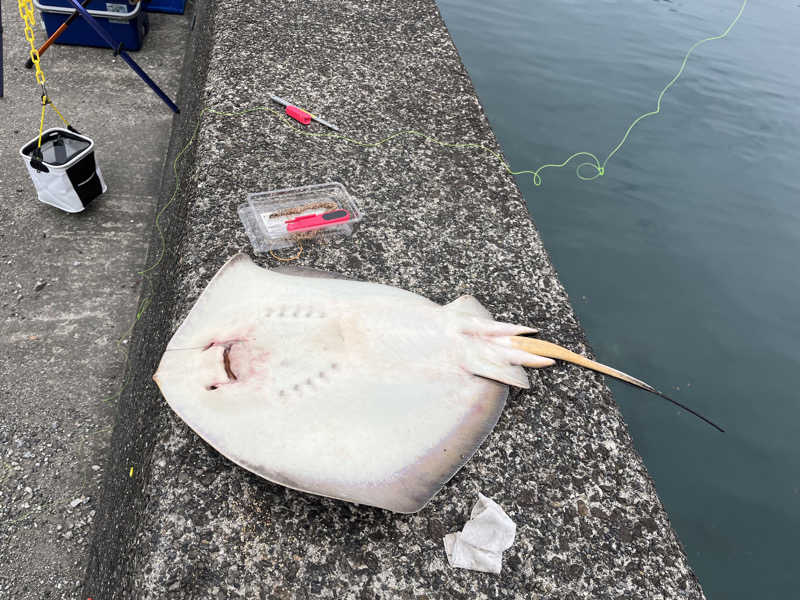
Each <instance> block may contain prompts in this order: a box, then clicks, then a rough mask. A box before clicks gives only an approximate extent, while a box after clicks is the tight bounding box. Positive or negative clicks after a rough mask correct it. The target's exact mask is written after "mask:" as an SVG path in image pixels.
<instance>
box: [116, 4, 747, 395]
mask: <svg viewBox="0 0 800 600" xmlns="http://www.w3.org/2000/svg"><path fill="white" fill-rule="evenodd" d="M747 2H748V0H743V2H742V5H741V7H740V8H739V12H738V13H737V14H736V17H735V18H734V19H733V21H732V22H731V24H730V25H728V27H727V29H725V31H723V32H722V33H721V34H719V35H715V36H711V37H707V38H705V39H702V40H700V41H699V42H695V43H694V44H693V45H692V47H691V48H689V50H688V51H687V52H686V55H685V56H684V57H683V62H682V63H681V66H680V69H678V72H677V73H676V74H675V76H674V77H673V78H672V79H671V80H670V81H669V83H667V85H665V86H664V89H662V90H661V93H660V94H659V95H658V99H657V101H656V109H655V110H654V111H651V112H647V113H644V114H641V115H639V116H638V117H636V118H635V119H634V120H633V122H631V124H630V125H629V126H628V129H627V130H626V131H625V135H623V136H622V139H620V141H619V142H618V143H617V145H616V146H614V147H613V148H612V149H611V152H609V153H608V156H606V158H605V160H604V161H603V162H600V159H599V158H597V156H596V155H594V154H593V153H591V152H576V153H575V154H572V155H571V156H569V157H568V158H567V159H566V160H565V161H564V162H561V163H548V164H544V165H542V166H540V167H539V168H538V169H536V170H535V171H533V170H522V171H514V170H513V169H512V168H511V166H510V165H509V164H508V162H506V160H505V159H504V158H503V157H502V155H501V154H500V153H499V152H497V151H496V150H494V149H492V148H488V147H487V146H484V145H482V144H463V143H451V142H443V141H441V140H439V139H437V138H435V137H433V136H431V135H428V134H426V133H423V132H421V131H416V130H413V129H408V130H404V131H399V132H396V133H393V134H392V135H390V136H387V137H385V138H383V139H380V140H378V141H376V142H364V141H361V140H356V139H353V138H349V137H347V136H344V135H341V134H338V133H317V132H311V131H306V130H304V129H300V128H299V127H297V126H296V125H295V124H294V123H293V122H292V121H291V120H290V119H289V118H288V117H286V115H285V114H284V113H281V112H278V111H276V110H274V109H272V108H270V107H267V106H255V107H251V108H246V109H243V110H240V111H234V112H229V111H222V110H217V109H215V108H210V107H204V108H203V110H202V111H201V112H200V115H199V116H198V118H197V123H196V125H195V128H194V130H193V132H192V135H191V137H190V138H189V141H187V142H186V144H185V145H184V146H183V148H182V149H181V150H180V152H178V154H177V155H176V156H175V160H174V161H173V162H172V171H173V174H174V175H175V187H174V189H173V192H172V195H171V196H170V198H169V200H168V201H167V202H166V203H164V206H162V207H161V209H160V210H159V211H158V213H157V214H156V217H155V227H156V231H157V232H158V235H159V238H160V240H161V244H160V248H159V252H158V256H157V258H156V259H155V261H154V262H153V263H152V264H151V265H150V266H148V267H146V268H145V269H143V270H141V271H139V272H138V274H139V275H140V276H142V278H143V279H144V280H145V282H146V284H147V290H146V292H145V294H144V297H143V299H142V301H141V302H140V303H139V305H138V307H137V311H136V319H135V320H134V322H133V323H132V324H131V326H130V328H129V329H128V330H127V331H126V332H125V333H124V334H123V335H122V336H121V337H120V338H119V340H118V342H117V347H118V348H119V349H120V351H122V352H123V353H124V355H125V362H126V370H127V363H128V352H127V350H124V349H123V348H122V345H123V344H124V341H125V339H126V338H128V337H129V336H130V335H131V333H132V332H133V329H134V327H135V325H136V323H137V322H138V321H139V320H140V319H141V318H142V315H143V314H144V312H145V311H146V310H147V308H148V307H149V306H150V303H151V298H152V294H153V282H152V279H151V276H150V274H151V273H152V271H154V270H155V269H157V268H158V266H159V265H160V264H161V262H162V261H163V259H164V254H165V252H166V239H165V237H164V231H163V230H162V228H161V217H162V216H163V215H164V213H165V212H166V211H167V209H168V208H169V207H170V206H171V205H172V204H173V203H174V201H175V199H176V198H177V196H178V192H179V191H180V175H179V173H178V162H179V161H180V159H181V157H182V156H183V155H184V154H185V153H186V151H187V150H188V149H189V147H190V146H191V145H192V144H193V143H194V140H195V138H196V137H197V132H198V131H199V129H200V125H201V124H202V122H203V117H204V116H205V115H206V113H208V114H212V115H215V116H220V117H241V116H244V115H247V114H249V113H253V112H269V113H271V114H273V115H275V116H276V117H278V118H279V119H280V121H281V122H282V123H283V124H285V125H286V126H287V127H290V128H291V129H293V130H294V131H295V132H296V133H298V134H300V135H306V136H310V137H320V138H330V139H335V140H340V141H343V142H347V143H349V144H354V145H356V146H360V147H362V148H377V147H379V146H382V145H384V144H387V143H389V142H391V141H392V140H395V139H397V138H400V137H418V138H421V139H423V140H424V141H426V142H430V143H433V144H436V145H438V146H441V147H443V148H452V149H462V150H466V149H474V150H480V151H482V152H487V153H489V154H491V155H492V156H494V157H495V158H496V159H497V160H498V162H500V164H501V165H502V166H503V167H504V168H505V170H506V171H507V172H508V173H509V174H511V175H515V176H517V175H531V176H532V177H533V183H534V185H536V186H540V185H542V177H541V175H540V173H541V172H542V171H543V170H544V169H551V168H552V169H559V168H562V167H565V166H567V165H568V164H569V163H570V162H572V161H573V160H574V159H576V158H578V157H579V156H585V157H589V158H590V159H591V160H590V161H584V162H582V163H580V164H578V166H577V167H576V168H575V175H576V176H577V177H578V179H580V180H582V181H593V180H595V179H597V178H599V177H602V176H603V175H605V172H606V165H607V164H608V161H609V160H611V158H612V157H613V156H614V155H615V154H616V153H617V152H619V150H620V149H621V148H622V146H623V145H624V144H625V142H626V141H627V140H628V136H630V133H631V131H632V130H633V128H634V127H636V125H638V124H639V123H640V122H641V121H643V120H644V119H646V118H647V117H652V116H654V115H657V114H659V113H660V112H661V102H662V100H663V98H664V95H665V94H666V93H667V91H668V90H669V89H670V88H671V87H672V86H673V85H675V82H677V81H678V79H679V78H680V76H681V75H682V74H683V71H684V69H685V68H686V63H687V62H688V60H689V57H690V56H691V55H692V53H693V52H694V51H695V50H696V49H697V48H698V47H699V46H701V45H703V44H705V43H706V42H711V41H714V40H720V39H722V38H724V37H727V35H728V33H730V31H731V29H733V27H734V25H736V23H737V22H738V21H739V18H740V17H741V16H742V13H743V12H744V9H745V6H747ZM587 168H591V169H594V172H593V173H592V174H590V175H584V174H583V173H581V171H582V170H584V171H585V169H587ZM128 383H129V381H125V383H124V384H123V385H122V387H121V388H120V389H119V390H118V391H117V393H115V394H114V395H113V396H111V397H110V398H107V399H106V401H109V400H114V399H116V398H118V397H119V396H120V395H121V394H122V392H123V391H124V390H125V388H126V387H127V385H128Z"/></svg>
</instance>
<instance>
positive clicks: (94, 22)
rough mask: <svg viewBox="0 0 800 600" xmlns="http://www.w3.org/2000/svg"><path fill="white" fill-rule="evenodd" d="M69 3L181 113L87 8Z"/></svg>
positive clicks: (157, 92) (161, 96)
mask: <svg viewBox="0 0 800 600" xmlns="http://www.w3.org/2000/svg"><path fill="white" fill-rule="evenodd" d="M69 2H70V4H72V5H73V6H74V7H75V10H77V11H78V12H79V13H80V14H81V16H82V17H83V18H84V20H85V21H86V22H87V23H88V24H89V25H90V26H91V28H92V29H94V30H95V31H96V32H97V35H99V36H100V37H101V38H103V39H104V40H105V42H106V44H108V45H109V47H110V48H111V49H112V50H114V51H115V52H116V53H117V54H119V55H120V56H121V57H122V60H124V61H125V62H126V63H128V66H129V67H130V68H131V69H133V72H134V73H136V74H137V75H138V76H139V77H141V78H142V81H144V82H145V83H146V84H147V85H149V86H150V88H151V89H152V90H153V91H154V92H155V93H156V94H158V97H159V98H161V99H162V100H163V101H164V102H165V103H166V105H167V106H169V107H170V108H171V109H172V111H173V112H176V113H178V112H180V109H179V108H178V106H177V105H176V104H175V103H174V102H173V101H172V100H170V99H169V96H167V95H166V94H165V93H164V92H163V91H162V90H161V88H160V87H158V86H157V85H156V83H155V82H154V81H153V80H152V79H150V77H148V75H147V73H145V72H144V71H143V70H142V68H141V67H140V66H139V65H137V64H136V62H135V61H134V60H133V59H132V58H131V57H130V56H129V55H128V53H127V52H125V50H123V49H122V44H118V43H116V42H115V41H114V38H112V37H111V36H110V35H108V33H107V32H106V30H105V29H103V28H102V27H101V26H100V24H99V23H98V22H97V20H96V19H95V18H94V17H93V16H92V15H90V14H89V11H87V10H86V9H85V8H83V6H81V5H80V2H78V0H69Z"/></svg>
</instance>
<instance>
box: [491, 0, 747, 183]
mask: <svg viewBox="0 0 800 600" xmlns="http://www.w3.org/2000/svg"><path fill="white" fill-rule="evenodd" d="M745 6H747V0H744V1H743V2H742V6H741V7H740V8H739V12H738V13H737V14H736V18H734V19H733V21H731V24H730V25H728V28H727V29H726V30H725V31H723V32H722V33H720V34H719V35H714V36H711V37H707V38H705V39H702V40H700V41H699V42H695V43H694V44H693V45H692V47H691V48H689V50H688V52H686V55H685V56H684V57H683V62H682V63H681V68H680V69H678V72H677V73H675V77H673V78H672V79H671V80H670V82H669V83H668V84H667V85H665V86H664V89H663V90H661V93H660V94H659V95H658V100H657V101H656V109H655V110H654V111H651V112H647V113H644V114H641V115H639V116H638V117H636V118H635V119H634V120H633V122H632V123H631V124H630V125H629V126H628V129H627V130H626V131H625V135H623V136H622V139H621V140H620V141H619V143H618V144H617V145H616V146H614V148H613V149H612V150H611V152H609V153H608V156H606V159H605V160H604V161H603V162H602V163H601V162H600V160H599V159H598V158H597V157H596V156H595V155H594V154H592V153H591V152H576V153H575V154H573V155H572V156H570V157H569V158H567V160H565V161H564V162H562V163H558V164H546V165H542V166H541V167H539V168H538V169H536V170H535V171H512V170H511V169H510V168H508V165H506V168H507V169H508V172H509V173H511V174H512V175H532V176H533V184H534V185H536V186H540V185H542V177H541V176H540V175H539V173H541V172H542V171H543V170H544V169H549V168H555V169H560V168H561V167H565V166H567V164H569V163H570V162H571V161H572V160H573V159H575V158H578V157H579V156H588V157H589V158H591V159H592V160H591V161H584V162H582V163H580V164H579V165H578V166H577V167H576V168H575V175H576V176H577V177H578V179H581V180H583V181H593V180H594V179H597V178H598V177H602V176H603V175H605V172H606V165H607V164H608V161H609V160H611V157H612V156H614V155H615V154H616V153H617V152H618V151H619V149H620V148H622V146H623V144H625V142H626V141H627V140H628V136H629V135H630V134H631V131H632V130H633V128H634V127H636V126H637V125H638V124H639V123H640V122H641V121H643V120H645V119H646V118H647V117H652V116H654V115H657V114H658V113H660V112H661V101H662V100H663V99H664V94H666V93H667V90H669V88H671V87H672V86H673V85H675V82H676V81H678V79H679V78H680V76H681V75H682V74H683V70H684V69H685V68H686V63H687V62H688V60H689V57H690V56H691V55H692V52H694V51H695V49H697V48H698V47H700V46H702V45H703V44H705V43H706V42H711V41H714V40H721V39H722V38H724V37H727V35H728V34H729V33H730V31H731V29H733V26H734V25H736V23H737V22H738V21H739V17H741V16H742V13H743V12H744V7H745ZM586 167H589V168H592V169H594V174H592V175H582V174H581V169H584V168H586Z"/></svg>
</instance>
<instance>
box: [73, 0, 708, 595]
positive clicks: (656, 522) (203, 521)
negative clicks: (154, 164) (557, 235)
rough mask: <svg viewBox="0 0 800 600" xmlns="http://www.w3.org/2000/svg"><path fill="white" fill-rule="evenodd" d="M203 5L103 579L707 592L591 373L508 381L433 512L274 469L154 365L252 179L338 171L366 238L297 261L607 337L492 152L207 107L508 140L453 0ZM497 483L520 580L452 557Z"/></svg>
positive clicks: (234, 244)
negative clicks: (234, 445) (245, 452)
mask: <svg viewBox="0 0 800 600" xmlns="http://www.w3.org/2000/svg"><path fill="white" fill-rule="evenodd" d="M197 10H198V15H197V22H196V26H195V29H194V32H193V35H192V39H191V40H190V46H189V48H188V49H187V60H186V64H185V71H184V77H183V81H182V93H181V98H180V105H181V107H182V109H183V112H182V115H181V119H180V121H179V123H178V125H177V126H176V129H175V131H174V132H173V137H172V141H171V148H170V156H169V160H168V162H167V164H168V165H170V168H168V169H167V171H166V172H165V175H164V181H163V186H162V199H161V203H162V204H161V206H162V209H163V212H162V215H161V217H160V219H159V223H158V224H159V229H157V230H156V231H155V232H154V236H153V240H152V244H151V249H150V257H149V264H157V266H156V267H155V268H153V269H152V271H151V272H150V276H151V281H152V287H149V286H146V291H145V292H144V293H145V296H146V297H147V299H148V301H149V307H148V309H147V310H146V311H145V312H144V313H143V315H142V318H141V320H140V322H139V324H138V326H137V329H136V332H135V334H134V340H133V342H132V348H131V355H130V363H129V364H130V369H129V380H130V382H129V384H128V385H127V387H126V388H125V391H124V393H123V395H122V397H121V399H120V406H119V415H118V420H117V424H116V427H115V431H114V434H113V440H112V454H111V456H110V458H109V463H108V465H107V469H106V477H105V481H104V486H105V494H104V498H103V500H102V504H101V506H100V507H99V510H98V514H97V517H96V523H97V525H96V530H95V538H94V542H93V548H92V555H91V558H90V564H89V568H88V572H87V577H86V582H85V588H84V595H83V597H84V598H85V597H92V598H95V600H97V599H106V598H114V599H119V598H154V599H155V598H176V599H177V598H192V599H198V598H215V599H216V598H234V597H244V598H306V597H308V598H312V597H313V598H337V599H338V598H364V599H366V598H470V599H472V598H532V597H542V598H702V597H703V594H702V591H701V590H700V587H699V585H698V583H697V581H696V578H695V577H694V574H693V573H692V571H691V569H690V568H689V566H688V564H687V561H686V558H685V555H684V553H683V551H682V549H681V547H680V544H679V542H678V540H677V539H676V537H675V534H674V533H673V531H672V529H671V528H670V525H669V521H668V518H667V516H666V514H665V512H664V510H663V507H662V506H661V503H660V501H659V499H658V497H657V495H656V492H655V489H654V487H653V485H652V482H651V481H650V478H649V476H648V474H647V472H646V470H645V468H644V466H643V465H642V462H641V459H640V457H639V456H638V454H637V453H636V452H635V450H634V449H633V447H632V445H631V440H630V437H629V435H628V432H627V429H626V426H625V424H624V423H623V421H622V418H621V416H620V414H619V411H618V410H617V407H616V405H615V404H614V402H613V399H612V398H611V395H610V393H609V392H608V390H607V389H606V388H605V387H604V385H603V383H602V379H601V378H600V377H599V376H596V375H594V374H592V373H590V372H587V371H584V370H581V369H578V368H573V367H568V366H565V365H558V366H556V367H553V368H551V369H547V370H542V371H532V372H531V383H532V388H531V390H529V391H528V392H524V393H523V392H513V393H512V395H511V396H510V398H509V401H508V404H507V406H506V409H505V412H504V414H503V415H502V417H501V419H500V422H499V423H498V426H497V428H496V429H495V431H494V432H493V433H492V434H491V435H490V436H489V438H488V439H487V440H486V442H485V443H484V444H483V446H482V447H481V448H480V449H479V450H478V452H477V453H476V454H475V456H474V457H473V459H472V460H471V461H470V462H469V463H468V464H467V465H466V466H465V467H464V468H463V469H462V470H461V471H460V472H459V473H458V474H457V475H456V476H455V477H454V478H453V479H452V480H451V481H450V482H449V483H448V484H447V485H446V486H445V488H444V489H443V490H442V491H441V492H440V493H439V494H438V495H437V496H436V497H435V498H434V499H433V501H432V502H431V503H430V504H429V505H428V506H427V507H426V508H425V509H423V510H422V511H421V512H420V513H418V514H415V515H397V514H392V513H389V512H386V511H383V510H379V509H373V508H369V507H357V506H353V505H350V504H346V503H344V502H338V501H334V500H329V499H326V498H320V497H316V496H312V495H308V494H303V493H299V492H294V491H291V490H288V489H285V488H282V487H280V486H276V485H273V484H270V483H269V482H266V481H264V480H261V479H259V478H258V477H256V476H254V475H252V474H250V473H248V472H246V471H244V470H242V469H240V468H238V467H236V466H235V465H233V464H232V463H230V462H229V461H227V460H226V459H224V458H223V457H221V456H220V455H219V454H218V453H217V452H215V451H214V450H213V449H211V448H210V447H209V446H207V445H206V444H205V443H204V442H203V441H202V440H200V438H199V437H198V436H196V435H195V434H194V433H193V432H192V431H191V430H190V429H188V427H187V426H185V425H184V424H183V422H182V421H180V419H178V418H177V417H176V416H175V415H174V414H173V413H172V412H171V411H170V410H169V409H168V408H167V407H166V404H165V403H164V401H163V400H162V399H161V397H160V395H159V393H158V390H157V389H156V387H155V385H154V384H153V382H152V379H151V377H152V374H153V372H154V371H155V369H156V365H157V363H158V361H159V359H160V356H161V353H162V352H163V349H164V346H165V345H166V342H167V340H168V339H169V337H170V336H171V334H172V332H173V331H174V330H175V327H176V326H177V324H178V323H179V322H180V321H181V320H182V319H183V317H184V316H185V315H186V313H187V312H188V310H189V309H190V307H191V306H192V304H193V303H194V301H195V299H196V298H197V296H198V295H199V293H200V292H201V291H202V290H203V288H204V286H205V284H206V283H207V282H208V280H209V279H210V277H211V276H212V275H213V274H214V273H215V272H216V270H217V269H218V268H219V267H220V266H221V265H222V264H223V263H224V262H225V261H226V260H227V259H228V258H230V257H231V256H232V255H233V254H235V253H236V252H237V251H239V250H242V249H244V250H247V249H248V248H249V244H248V242H247V239H246V236H245V234H244V231H243V228H242V227H241V224H240V223H239V220H238V217H237V213H236V208H237V206H238V205H239V204H240V203H242V202H244V201H245V198H246V194H247V193H248V192H254V191H264V190H269V189H278V188H283V187H291V186H300V185H307V184H313V183H322V182H326V181H340V182H341V183H343V184H344V185H345V186H346V187H347V188H348V189H349V190H350V192H351V193H352V194H353V195H354V196H355V197H356V198H357V199H358V200H359V202H360V203H361V205H362V206H363V208H364V210H365V213H366V221H365V223H364V225H363V227H362V228H361V230H360V231H359V232H358V233H357V234H356V235H355V236H354V237H353V238H351V239H349V240H344V241H337V242H334V243H330V244H325V245H320V244H314V245H310V246H309V247H308V248H307V249H306V250H305V252H304V253H303V255H302V256H301V258H300V259H299V261H298V263H299V264H301V265H305V266H313V267H316V268H321V269H328V270H332V271H337V272H340V273H343V274H345V275H348V276H350V277H353V278H357V279H362V280H368V281H375V282H381V283H388V284H392V285H396V286H399V287H402V288H405V289H409V290H412V291H414V292H417V293H420V294H423V295H425V296H427V297H429V298H431V299H433V300H435V301H437V302H442V303H443V302H447V301H450V300H452V299H454V298H456V297H457V296H458V295H460V294H464V293H472V294H474V295H475V296H476V297H478V298H479V299H480V300H481V302H483V303H484V305H485V306H487V308H489V310H490V311H491V312H492V313H493V315H494V316H495V317H496V318H498V319H502V320H507V321H512V322H519V323H524V324H528V325H532V326H535V327H538V328H540V329H541V330H542V334H541V336H542V337H543V338H545V339H549V340H552V341H555V342H558V343H561V344H563V345H566V346H568V347H569V348H571V349H573V350H575V351H577V352H586V351H587V348H586V341H585V339H584V335H583V332H582V330H581V328H580V326H579V324H578V323H577V321H576V319H575V317H574V315H573V313H572V310H571V308H570V305H569V301H568V298H567V296H566V294H565V292H564V290H563V288H562V287H561V285H560V283H559V281H558V277H557V274H556V273H555V271H554V269H553V267H552V265H551V264H550V261H549V258H548V257H547V254H546V251H545V250H544V248H543V246H542V243H541V240H540V238H539V236H538V233H537V232H536V229H535V227H534V225H533V224H532V222H531V219H530V217H529V215H528V213H527V210H526V207H525V204H524V202H523V199H522V197H521V195H520V192H519V190H518V188H517V186H516V184H515V182H514V180H513V178H512V177H511V176H510V175H508V174H507V173H506V172H505V171H504V169H503V168H502V167H501V166H500V165H499V164H498V162H497V161H496V160H495V159H494V158H492V156H491V155H489V154H486V153H482V152H478V151H474V150H454V149H446V148H442V147H440V146H437V145H434V144H431V143H429V142H426V141H424V140H422V139H420V138H418V137H414V136H403V137H400V138H397V139H395V140H393V141H392V142H390V143H386V144H383V145H382V146H380V147H378V148H364V147H361V146H358V145H355V144H352V143H347V142H343V141H337V140H333V139H329V138H326V137H310V136H306V135H301V134H298V133H297V132H296V131H295V130H294V129H293V128H291V127H289V126H287V124H286V123H285V122H283V121H282V120H281V119H280V118H279V117H277V116H275V115H274V114H273V113H271V112H265V111H253V112H248V113H247V114H244V115H240V116H221V115H217V114H212V113H209V112H206V113H205V114H203V115H202V118H201V112H202V110H203V108H204V107H213V108H215V109H217V110H219V111H227V112H239V111H243V110H245V109H248V108H251V107H256V106H269V100H268V94H269V93H270V92H273V93H276V94H278V95H279V96H282V97H284V98H287V99H290V100H293V101H295V102H297V103H298V104H299V105H301V106H304V107H306V108H308V109H309V110H311V111H313V112H314V113H315V114H319V115H321V116H323V117H324V118H326V119H328V120H329V121H331V122H333V123H335V124H337V125H338V126H340V127H341V128H342V131H343V133H344V134H345V135H346V136H347V137H349V138H353V139H355V140H364V141H370V142H374V141H378V140H380V139H382V138H385V137H386V136H389V135H391V134H393V133H395V132H398V131H404V130H418V131H421V132H425V133H427V134H430V135H432V136H434V137H436V138H438V139H440V140H444V141H452V142H456V143H476V144H483V145H486V146H488V147H490V148H493V149H495V150H497V151H500V149H499V147H498V145H497V141H496V140H495V138H494V135H493V133H492V131H491V128H490V126H489V124H488V121H487V119H486V117H485V115H484V114H483V110H482V108H481V106H480V104H479V102H478V100H477V98H476V95H475V92H474V90H473V88H472V84H471V82H470V79H469V77H468V75H467V73H466V70H465V69H464V67H463V65H462V64H461V61H460V59H459V57H458V53H457V51H456V49H455V47H454V46H453V43H452V41H451V40H450V37H449V35H448V33H447V30H446V28H445V26H444V24H443V23H442V20H441V18H440V16H439V13H438V11H437V9H436V5H435V3H434V2H433V0H407V1H404V2H399V1H391V2H382V3H362V2H334V1H332V0H324V1H318V2H311V3H308V2H307V3H282V2H275V1H266V0H265V1H262V2H253V3H248V4H245V5H243V4H241V3H235V4H231V3H213V4H209V3H200V6H198V9H197ZM270 108H273V109H278V108H279V107H277V105H271V106H270ZM198 123H199V128H198V129H197V130H196V135H195V126H196V125H197V124H198ZM309 131H310V132H313V133H323V134H324V133H328V130H327V129H325V128H323V127H321V126H319V125H318V124H313V125H312V126H311V127H310V128H309ZM193 136H194V137H193ZM190 140H193V144H191V145H190V146H188V149H187V150H186V151H185V152H182V150H183V149H184V148H185V147H186V145H187V143H188V142H189V141H190ZM179 154H180V160H179V161H178V176H179V178H180V181H181V185H180V189H179V190H178V192H177V194H176V195H175V197H174V200H173V199H172V196H173V190H174V184H175V182H174V175H173V173H172V169H171V165H172V162H173V160H174V159H175V157H176V156H178V155H179ZM542 193H547V192H546V189H543V191H542ZM476 217H477V218H476ZM160 232H163V237H162V233H160ZM162 249H163V251H162ZM259 263H260V264H262V265H264V266H270V265H275V264H277V262H276V261H274V260H272V259H263V258H262V259H259ZM131 469H132V470H131ZM131 473H132V475H131ZM478 491H482V492H483V493H484V494H485V495H487V496H489V497H491V498H493V499H494V500H496V501H497V502H499V503H500V504H501V505H502V506H503V507H504V508H505V509H506V511H507V512H508V513H509V515H510V516H511V517H512V518H513V519H514V521H515V522H516V523H517V527H518V530H517V539H516V542H515V544H514V546H513V547H512V548H511V549H510V550H509V551H507V552H506V553H505V555H504V571H503V574H502V575H501V576H500V577H496V576H490V575H486V574H480V573H475V572H470V571H462V570H455V569H451V568H450V567H449V566H448V565H447V561H446V558H445V555H444V550H443V546H442V537H443V535H445V534H446V533H448V532H451V531H456V530H459V529H460V528H461V527H462V526H463V524H464V521H465V520H466V518H467V517H468V515H469V510H470V507H471V505H472V503H473V502H474V499H475V496H476V493H477V492H478Z"/></svg>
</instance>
